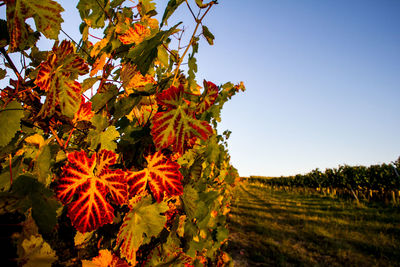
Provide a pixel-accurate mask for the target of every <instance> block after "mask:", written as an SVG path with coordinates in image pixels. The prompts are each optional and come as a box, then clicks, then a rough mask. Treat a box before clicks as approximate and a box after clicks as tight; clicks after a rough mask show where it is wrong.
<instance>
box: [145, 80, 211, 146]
mask: <svg viewBox="0 0 400 267" xmlns="http://www.w3.org/2000/svg"><path fill="white" fill-rule="evenodd" d="M183 94H184V89H183V85H179V87H178V88H177V87H174V86H171V87H170V88H168V89H167V90H165V91H163V92H162V93H161V94H159V95H158V96H157V100H158V103H159V104H160V105H164V106H165V107H167V110H166V111H163V112H158V113H157V114H156V115H154V117H153V119H152V124H153V127H152V129H151V134H152V136H153V139H154V143H155V145H156V147H157V148H158V149H163V148H168V147H169V146H172V149H173V150H174V151H175V152H179V153H181V154H183V152H184V151H185V150H186V149H187V148H188V147H190V146H192V144H193V141H194V140H195V139H197V138H200V139H203V140H206V139H207V138H208V137H209V136H210V135H212V133H213V130H212V128H211V126H210V125H209V124H208V123H207V122H206V121H201V120H198V119H196V117H195V114H194V112H193V111H191V110H190V109H189V105H188V101H186V100H185V99H184V98H183Z"/></svg>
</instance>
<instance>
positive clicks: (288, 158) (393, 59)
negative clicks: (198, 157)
mask: <svg viewBox="0 0 400 267" xmlns="http://www.w3.org/2000/svg"><path fill="white" fill-rule="evenodd" d="M219 2H220V4H219V5H218V6H216V8H215V9H214V10H212V12H211V13H210V14H209V15H208V17H207V19H206V21H205V24H206V25H207V26H209V28H210V30H211V31H212V32H213V33H214V35H215V37H216V40H215V45H214V46H211V47H208V46H207V45H206V44H204V45H202V46H201V47H200V55H199V57H198V61H199V76H201V77H204V78H206V79H209V80H211V81H215V82H216V83H223V82H225V81H229V80H230V81H233V82H238V81H240V80H243V81H244V82H245V84H246V87H247V91H246V92H245V93H243V94H241V95H239V96H235V97H234V98H233V99H232V101H231V102H230V103H227V105H226V107H225V109H224V110H223V117H222V123H221V126H220V128H219V129H221V130H224V129H229V130H231V131H232V135H231V138H230V139H229V149H230V153H231V156H232V162H233V164H234V166H235V167H236V168H238V170H239V173H240V175H242V176H248V175H266V176H280V175H291V174H296V173H305V172H309V171H311V170H312V169H314V168H320V169H325V168H331V167H337V166H338V165H339V164H341V165H343V164H349V165H370V164H376V163H384V162H386V163H388V162H390V161H393V160H396V159H397V157H399V156H400V1H397V0H393V1H390V0H382V1H369V0H359V1H356V0H335V1H333V0H331V1H320V0H315V1H311V0H305V1H295V0H290V1H289V0H282V1H273V0H258V1H256V0H253V1H246V2H245V1H236V0H230V1H227V0H226V1H219ZM183 11H184V10H182V12H183Z"/></svg>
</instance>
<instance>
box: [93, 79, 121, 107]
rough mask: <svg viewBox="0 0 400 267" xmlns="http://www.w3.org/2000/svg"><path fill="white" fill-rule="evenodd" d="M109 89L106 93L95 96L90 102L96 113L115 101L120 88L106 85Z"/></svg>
mask: <svg viewBox="0 0 400 267" xmlns="http://www.w3.org/2000/svg"><path fill="white" fill-rule="evenodd" d="M105 86H106V87H107V88H106V90H105V91H104V92H101V93H97V94H95V95H94V96H93V97H92V98H91V99H90V101H91V102H92V109H93V111H94V112H95V113H97V112H98V111H99V110H101V109H103V108H104V107H105V106H106V105H107V104H108V103H109V102H111V101H112V100H113V99H115V98H116V97H117V95H118V88H117V87H116V86H115V85H111V84H110V85H109V84H107V85H105Z"/></svg>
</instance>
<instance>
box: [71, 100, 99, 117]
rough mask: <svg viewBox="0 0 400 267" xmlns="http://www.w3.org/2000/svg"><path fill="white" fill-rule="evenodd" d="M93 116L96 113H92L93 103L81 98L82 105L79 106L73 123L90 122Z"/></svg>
mask: <svg viewBox="0 0 400 267" xmlns="http://www.w3.org/2000/svg"><path fill="white" fill-rule="evenodd" d="M93 116H94V113H93V111H92V102H86V101H85V98H84V97H83V96H81V104H80V106H79V109H78V112H77V113H75V116H74V120H73V121H74V122H78V121H90V120H91V119H92V117H93Z"/></svg>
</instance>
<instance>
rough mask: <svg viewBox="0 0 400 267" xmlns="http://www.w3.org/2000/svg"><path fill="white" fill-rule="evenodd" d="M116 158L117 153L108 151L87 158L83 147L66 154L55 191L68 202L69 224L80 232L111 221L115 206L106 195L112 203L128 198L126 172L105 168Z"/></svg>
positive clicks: (118, 202)
mask: <svg viewBox="0 0 400 267" xmlns="http://www.w3.org/2000/svg"><path fill="white" fill-rule="evenodd" d="M116 159H117V155H116V154H114V153H113V152H111V151H108V150H102V151H101V152H100V153H98V154H97V153H94V154H93V155H92V157H90V158H89V157H88V156H87V154H86V152H85V151H83V150H82V151H75V152H72V153H70V154H68V163H67V164H66V165H65V166H64V168H63V173H62V175H61V178H60V180H59V181H58V185H57V187H56V190H55V191H56V193H57V197H58V198H59V199H60V200H61V202H62V203H63V204H64V205H68V216H69V217H70V219H71V221H72V224H73V225H74V226H75V228H76V229H77V230H79V231H80V232H82V233H84V232H90V231H93V230H95V229H97V228H99V227H100V226H102V225H104V224H107V223H111V222H112V221H113V218H114V209H113V207H112V206H111V205H110V203H109V200H108V199H107V198H106V196H107V194H110V196H111V199H112V200H113V201H114V202H115V204H123V203H125V202H126V200H127V185H126V180H125V173H124V172H123V171H122V170H111V169H109V168H108V167H109V166H110V165H111V164H114V163H115V161H116Z"/></svg>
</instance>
